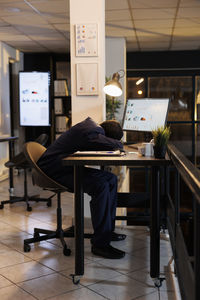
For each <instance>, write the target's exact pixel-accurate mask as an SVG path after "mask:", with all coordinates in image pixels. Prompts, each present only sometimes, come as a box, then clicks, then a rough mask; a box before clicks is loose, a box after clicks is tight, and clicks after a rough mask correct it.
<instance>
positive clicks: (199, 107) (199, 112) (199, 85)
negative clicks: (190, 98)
mask: <svg viewBox="0 0 200 300" xmlns="http://www.w3.org/2000/svg"><path fill="white" fill-rule="evenodd" d="M195 98H196V110H195V119H196V120H200V77H199V76H196V91H195Z"/></svg>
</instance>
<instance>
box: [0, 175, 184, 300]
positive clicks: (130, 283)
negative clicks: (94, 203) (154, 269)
mask: <svg viewBox="0 0 200 300" xmlns="http://www.w3.org/2000/svg"><path fill="white" fill-rule="evenodd" d="M22 180H23V176H22V175H20V176H16V177H15V194H16V195H19V194H21V193H22V192H23V183H22ZM29 191H30V192H31V191H33V190H32V187H31V184H30V186H29ZM35 191H36V192H37V191H38V189H37V188H35V187H34V192H35ZM39 192H41V191H40V190H39ZM41 194H42V195H43V196H45V195H49V192H44V191H42V192H41ZM8 196H9V195H8V181H4V182H0V201H2V200H5V199H8ZM55 205H56V201H53V206H52V207H47V206H46V204H44V203H33V204H32V208H33V210H32V211H31V212H27V211H26V206H25V203H16V204H12V206H10V205H5V206H4V209H2V210H0V237H1V239H0V299H1V300H8V299H9V300H11V299H12V300H18V299H19V300H33V299H51V300H64V299H70V300H72V299H73V300H76V299H77V300H78V299H81V300H101V299H102V300H103V299H112V300H133V299H137V300H160V299H161V300H167V299H168V300H177V299H180V298H179V296H178V293H177V291H176V290H175V286H176V284H174V280H173V277H174V276H173V274H172V273H171V272H170V262H171V248H170V244H169V241H168V239H167V237H166V236H165V235H163V236H162V238H161V276H164V277H166V280H165V281H164V282H163V285H162V287H161V288H160V289H157V288H155V287H154V284H153V282H152V280H151V278H150V276H149V231H148V229H147V228H146V227H119V228H117V229H118V232H120V231H121V232H124V233H126V234H127V238H126V240H125V241H122V242H115V243H114V242H113V245H116V246H117V247H118V248H120V249H123V250H125V251H126V256H125V257H124V258H123V259H120V260H114V261H113V260H109V259H103V258H100V257H97V256H94V255H92V254H91V252H90V241H89V240H85V274H84V276H83V277H82V278H81V281H80V284H78V285H74V284H73V283H72V280H71V277H70V274H71V273H73V272H74V241H73V239H68V245H69V246H70V248H71V250H72V254H71V256H64V255H63V253H62V248H61V245H60V243H59V241H57V240H51V241H48V242H41V243H38V244H37V245H34V246H32V247H31V252H29V253H24V252H23V240H24V238H27V237H31V234H32V232H33V228H34V227H41V228H55V222H56V211H55ZM62 208H63V223H64V227H68V226H69V225H71V224H72V215H73V195H72V194H69V193H65V194H63V195H62Z"/></svg>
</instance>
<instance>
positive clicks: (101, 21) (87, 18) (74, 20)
mask: <svg viewBox="0 0 200 300" xmlns="http://www.w3.org/2000/svg"><path fill="white" fill-rule="evenodd" d="M84 23H86V24H88V23H97V24H98V56H97V57H96V56H93V57H77V56H76V55H75V24H84ZM70 54H71V89H72V91H71V97H72V100H71V101H72V125H74V124H76V123H78V122H80V121H82V120H84V119H85V118H86V117H88V116H90V117H92V118H93V119H94V120H95V121H96V122H97V123H99V122H102V121H103V120H105V95H104V93H103V87H104V83H105V0H84V1H80V0H70ZM77 63H98V89H99V94H98V95H97V96H91V95H90V96H82V95H81V96H77V95H76V64H77Z"/></svg>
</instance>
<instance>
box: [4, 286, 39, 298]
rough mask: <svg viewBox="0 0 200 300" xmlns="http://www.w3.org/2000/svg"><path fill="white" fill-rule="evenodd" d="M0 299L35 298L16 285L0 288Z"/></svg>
mask: <svg viewBox="0 0 200 300" xmlns="http://www.w3.org/2000/svg"><path fill="white" fill-rule="evenodd" d="M0 299H2V300H11V299H13V300H14V299H15V300H35V299H36V298H35V297H33V296H31V295H30V294H29V293H27V292H25V291H24V290H22V289H20V288H19V287H17V286H16V285H12V286H8V287H5V288H2V289H0Z"/></svg>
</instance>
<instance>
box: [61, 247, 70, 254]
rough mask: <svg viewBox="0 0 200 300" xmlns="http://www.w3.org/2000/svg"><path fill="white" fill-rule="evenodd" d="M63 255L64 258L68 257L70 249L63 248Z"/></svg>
mask: <svg viewBox="0 0 200 300" xmlns="http://www.w3.org/2000/svg"><path fill="white" fill-rule="evenodd" d="M63 254H64V255H65V256H70V254H71V249H69V248H67V246H64V248H63Z"/></svg>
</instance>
